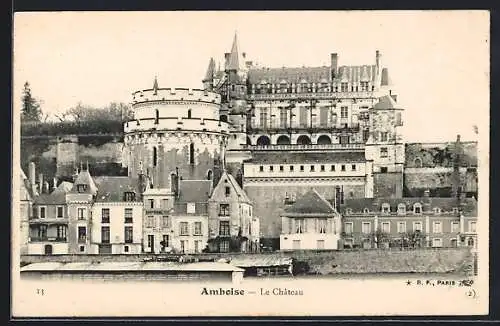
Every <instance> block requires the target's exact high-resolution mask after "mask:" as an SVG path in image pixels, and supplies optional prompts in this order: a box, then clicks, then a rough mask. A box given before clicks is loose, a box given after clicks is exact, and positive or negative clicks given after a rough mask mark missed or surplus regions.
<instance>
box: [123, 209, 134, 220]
mask: <svg viewBox="0 0 500 326" xmlns="http://www.w3.org/2000/svg"><path fill="white" fill-rule="evenodd" d="M132 216H133V209H132V208H125V223H132Z"/></svg>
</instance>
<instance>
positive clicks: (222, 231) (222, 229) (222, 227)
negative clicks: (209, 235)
mask: <svg viewBox="0 0 500 326" xmlns="http://www.w3.org/2000/svg"><path fill="white" fill-rule="evenodd" d="M219 235H224V236H227V235H230V229H229V221H220V222H219Z"/></svg>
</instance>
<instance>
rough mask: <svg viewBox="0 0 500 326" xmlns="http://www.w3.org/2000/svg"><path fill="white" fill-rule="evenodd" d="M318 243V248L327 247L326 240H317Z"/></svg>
mask: <svg viewBox="0 0 500 326" xmlns="http://www.w3.org/2000/svg"><path fill="white" fill-rule="evenodd" d="M316 245H317V248H318V249H325V240H317V241H316Z"/></svg>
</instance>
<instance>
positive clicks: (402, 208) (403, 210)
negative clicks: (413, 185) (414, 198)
mask: <svg viewBox="0 0 500 326" xmlns="http://www.w3.org/2000/svg"><path fill="white" fill-rule="evenodd" d="M398 214H399V215H405V214H406V205H405V204H398Z"/></svg>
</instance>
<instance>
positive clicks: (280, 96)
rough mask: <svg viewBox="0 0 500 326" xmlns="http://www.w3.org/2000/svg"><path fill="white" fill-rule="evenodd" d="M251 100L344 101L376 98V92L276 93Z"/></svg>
mask: <svg viewBox="0 0 500 326" xmlns="http://www.w3.org/2000/svg"><path fill="white" fill-rule="evenodd" d="M249 97H250V99H251V100H269V99H313V98H320V99H344V98H374V97H375V92H318V93H274V94H251V95H250V96H249Z"/></svg>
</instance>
